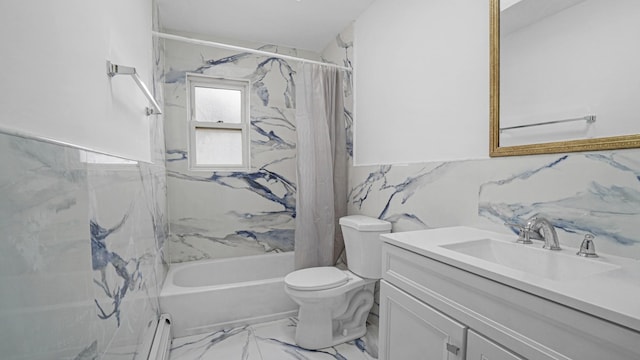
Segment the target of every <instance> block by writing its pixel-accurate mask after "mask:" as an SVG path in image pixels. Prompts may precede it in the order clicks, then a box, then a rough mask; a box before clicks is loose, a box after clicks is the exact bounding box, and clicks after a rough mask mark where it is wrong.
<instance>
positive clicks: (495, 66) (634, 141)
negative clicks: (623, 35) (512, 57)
mask: <svg viewBox="0 0 640 360" xmlns="http://www.w3.org/2000/svg"><path fill="white" fill-rule="evenodd" d="M489 1H490V17H491V18H490V126H489V131H490V133H489V147H490V149H489V155H490V156H491V157H499V156H516V155H534V154H551V153H567V152H578V151H598V150H614V149H628V148H638V147H640V134H636V133H632V134H628V135H617V136H604V137H597V135H596V136H594V137H590V138H585V139H577V140H566V141H550V142H536V143H530V144H529V143H528V144H521V145H509V146H506V145H504V144H505V142H504V141H503V142H502V144H503V145H501V141H500V137H501V129H500V126H501V124H500V108H501V104H500V95H501V94H500V70H501V68H500V63H501V59H500V54H501V50H500V42H501V36H500V28H501V25H500V16H501V6H500V5H501V4H500V1H501V0H489ZM503 1H505V0H503ZM537 1H540V0H537ZM510 2H514V1H510ZM516 2H517V1H516ZM576 2H577V1H576ZM635 44H637V42H636V43H635ZM635 81H637V79H636V80H635ZM636 102H637V103H640V99H637V100H636ZM585 119H586V117H585ZM598 120H599V121H600V119H598ZM544 121H545V120H542V121H539V122H544ZM635 121H636V122H637V123H640V119H638V120H635ZM549 123H553V121H550V122H549ZM537 125H542V124H539V123H538V124H532V125H526V126H537ZM503 130H504V129H503Z"/></svg>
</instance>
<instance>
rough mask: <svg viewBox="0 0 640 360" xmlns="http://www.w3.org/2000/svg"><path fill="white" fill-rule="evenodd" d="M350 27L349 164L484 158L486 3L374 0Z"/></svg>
mask: <svg viewBox="0 0 640 360" xmlns="http://www.w3.org/2000/svg"><path fill="white" fill-rule="evenodd" d="M354 28H355V46H354V62H355V134H354V137H355V140H354V142H355V145H354V146H355V150H354V161H355V163H356V164H358V165H369V164H388V163H412V162H424V161H438V160H460V159H472V158H476V159H477V158H486V157H488V152H489V145H488V142H489V140H488V138H489V8H488V2H487V1H478V0H402V1H398V0H377V1H376V2H374V3H373V4H372V6H371V7H370V8H369V9H368V10H367V11H366V12H365V13H364V14H363V15H362V16H360V17H359V18H358V19H357V20H356V22H355V25H354Z"/></svg>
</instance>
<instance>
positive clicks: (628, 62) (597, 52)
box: [489, 0, 640, 157]
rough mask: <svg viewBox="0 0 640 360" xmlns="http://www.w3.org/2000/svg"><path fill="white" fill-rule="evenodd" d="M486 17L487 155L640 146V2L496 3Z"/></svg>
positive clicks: (565, 0) (528, 0) (492, 2)
mask: <svg viewBox="0 0 640 360" xmlns="http://www.w3.org/2000/svg"><path fill="white" fill-rule="evenodd" d="M501 3H502V4H501ZM501 5H502V11H501ZM490 12H491V22H490V27H491V34H490V37H491V38H490V40H491V41H490V44H491V45H490V46H491V47H490V56H491V63H490V73H491V88H490V93H491V100H490V101H491V109H490V138H489V143H490V151H489V153H490V156H492V157H495V156H511V155H530V154H548V153H564V152H574V151H595V150H612V149H624V148H637V147H640V66H638V64H640V46H639V45H638V44H639V43H640V21H637V19H638V18H639V17H640V1H637V0H608V1H604V0H490ZM501 31H502V34H501ZM501 46H502V49H501ZM580 46H582V47H580ZM501 129H502V130H501Z"/></svg>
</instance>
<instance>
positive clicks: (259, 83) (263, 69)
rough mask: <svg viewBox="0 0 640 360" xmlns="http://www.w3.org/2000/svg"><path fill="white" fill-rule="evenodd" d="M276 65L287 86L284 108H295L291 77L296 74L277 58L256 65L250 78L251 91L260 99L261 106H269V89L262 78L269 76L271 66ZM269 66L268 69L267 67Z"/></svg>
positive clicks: (293, 84)
mask: <svg viewBox="0 0 640 360" xmlns="http://www.w3.org/2000/svg"><path fill="white" fill-rule="evenodd" d="M274 64H275V65H277V66H278V69H279V70H280V74H281V75H282V78H283V79H284V80H285V81H286V83H287V86H286V88H285V91H284V93H283V94H282V95H283V96H284V100H285V106H286V107H288V108H295V107H296V97H295V95H296V84H295V81H294V79H293V75H294V74H295V73H296V72H295V71H294V70H293V68H292V67H291V66H290V65H289V64H288V63H287V62H286V61H285V60H283V59H279V58H275V57H272V58H268V59H266V60H264V61H263V62H261V63H260V64H258V67H257V68H256V70H255V72H254V73H253V75H252V77H251V86H252V88H253V90H254V91H255V92H256V94H258V96H259V97H260V99H261V100H262V105H264V106H268V105H269V89H268V87H267V86H266V85H265V84H264V82H263V81H264V78H265V77H266V76H267V74H269V73H270V72H271V70H272V68H273V65H274ZM268 66H269V67H268Z"/></svg>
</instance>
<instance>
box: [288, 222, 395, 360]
mask: <svg viewBox="0 0 640 360" xmlns="http://www.w3.org/2000/svg"><path fill="white" fill-rule="evenodd" d="M340 227H341V228H342V234H343V236H344V243H345V251H346V254H347V264H348V267H349V270H340V269H338V268H336V267H331V266H325V267H315V268H308V269H302V270H297V271H294V272H292V273H290V274H288V275H287V276H286V277H285V278H284V283H285V292H286V293H287V294H288V295H289V296H290V297H291V299H292V300H293V301H294V302H296V303H297V304H298V305H299V306H300V309H299V311H298V325H297V327H296V336H295V340H296V344H297V345H298V346H300V347H303V348H306V349H312V350H316V349H322V348H326V347H330V346H334V345H337V344H341V343H344V342H347V341H350V340H354V339H357V338H359V337H362V336H363V335H364V334H365V333H366V332H367V327H366V321H367V316H368V315H369V310H370V309H371V306H372V305H373V292H374V288H375V283H376V281H377V280H379V279H380V278H381V277H382V258H381V256H382V254H381V251H382V240H381V239H380V234H385V233H388V232H390V231H391V223H389V222H388V221H384V220H378V219H375V218H371V217H367V216H362V215H351V216H345V217H342V218H340Z"/></svg>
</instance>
